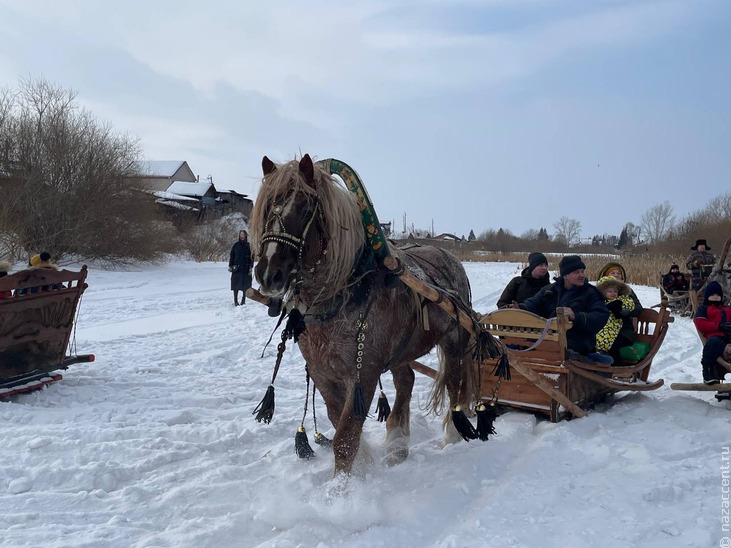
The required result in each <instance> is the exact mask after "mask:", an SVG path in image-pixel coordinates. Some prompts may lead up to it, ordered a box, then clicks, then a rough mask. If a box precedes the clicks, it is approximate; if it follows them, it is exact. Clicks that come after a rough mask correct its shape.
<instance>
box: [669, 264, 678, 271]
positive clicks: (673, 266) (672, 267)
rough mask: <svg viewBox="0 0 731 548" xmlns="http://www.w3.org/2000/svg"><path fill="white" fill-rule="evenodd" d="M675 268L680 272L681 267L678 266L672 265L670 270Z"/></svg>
mask: <svg viewBox="0 0 731 548" xmlns="http://www.w3.org/2000/svg"><path fill="white" fill-rule="evenodd" d="M674 268H677V269H678V270H680V267H679V266H678V265H676V264H671V265H670V270H673V269H674Z"/></svg>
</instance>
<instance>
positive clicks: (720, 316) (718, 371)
mask: <svg viewBox="0 0 731 548" xmlns="http://www.w3.org/2000/svg"><path fill="white" fill-rule="evenodd" d="M703 297H704V298H703V304H702V305H701V306H699V307H698V311H697V312H696V315H695V319H693V323H694V324H695V326H696V328H697V329H698V331H700V332H701V334H702V335H703V336H704V337H705V338H706V344H705V345H704V346H703V355H702V357H701V365H703V382H705V383H706V384H718V383H719V381H720V379H722V378H723V376H724V375H725V374H726V370H725V369H722V368H721V367H720V366H719V364H718V362H717V359H718V357H719V356H722V355H723V349H724V347H725V346H726V344H727V343H728V342H731V307H728V306H725V305H724V304H723V288H722V287H721V284H720V283H718V282H717V281H716V280H712V281H710V282H708V285H706V290H705V292H704V294H703Z"/></svg>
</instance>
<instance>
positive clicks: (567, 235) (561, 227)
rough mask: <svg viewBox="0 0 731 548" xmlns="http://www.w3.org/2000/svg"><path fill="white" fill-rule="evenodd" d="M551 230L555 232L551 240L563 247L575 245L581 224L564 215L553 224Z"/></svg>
mask: <svg viewBox="0 0 731 548" xmlns="http://www.w3.org/2000/svg"><path fill="white" fill-rule="evenodd" d="M553 228H554V230H555V231H556V233H555V234H554V236H553V239H554V240H556V241H557V242H561V243H563V244H565V245H573V244H575V243H577V242H578V241H579V237H580V236H581V223H580V222H579V221H577V220H576V219H571V218H569V217H567V216H565V215H564V216H563V217H561V218H560V219H559V220H558V221H556V222H555V223H554V224H553Z"/></svg>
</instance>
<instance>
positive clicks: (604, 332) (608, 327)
mask: <svg viewBox="0 0 731 548" xmlns="http://www.w3.org/2000/svg"><path fill="white" fill-rule="evenodd" d="M596 287H597V289H598V290H599V291H601V292H602V294H603V295H604V299H605V301H604V304H606V306H607V308H608V309H609V312H610V314H609V319H608V320H607V323H606V324H605V325H604V327H602V328H601V330H599V333H597V335H596V349H597V352H602V353H604V354H609V355H610V356H612V357H613V358H614V363H615V364H616V363H617V362H618V361H619V360H620V359H622V357H623V354H626V352H625V353H622V354H621V353H620V349H621V348H623V347H628V346H632V343H633V342H634V341H630V340H626V337H619V336H618V335H619V331H620V330H621V329H622V317H621V316H620V312H622V310H624V311H626V312H631V311H633V310H634V309H635V303H634V301H633V300H632V297H630V289H629V287H628V286H627V285H626V284H625V283H624V282H621V281H619V280H617V279H616V278H613V277H611V276H604V277H603V278H600V279H599V281H598V282H597V283H596ZM635 361H636V360H635Z"/></svg>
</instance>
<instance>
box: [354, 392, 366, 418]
mask: <svg viewBox="0 0 731 548" xmlns="http://www.w3.org/2000/svg"><path fill="white" fill-rule="evenodd" d="M367 416H368V409H366V406H365V402H364V401H363V387H362V386H361V385H360V383H357V384H356V385H355V390H354V391H353V417H355V418H356V419H358V420H361V421H364V420H366V417H367Z"/></svg>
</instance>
